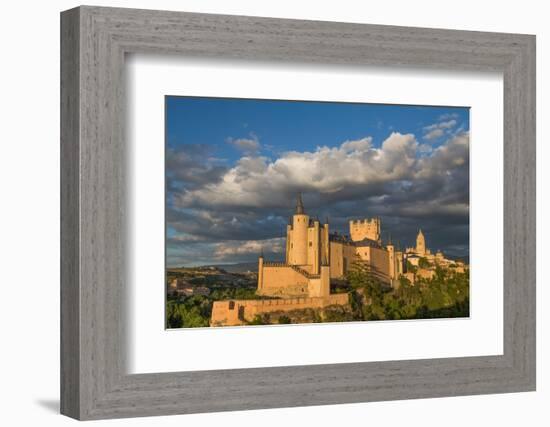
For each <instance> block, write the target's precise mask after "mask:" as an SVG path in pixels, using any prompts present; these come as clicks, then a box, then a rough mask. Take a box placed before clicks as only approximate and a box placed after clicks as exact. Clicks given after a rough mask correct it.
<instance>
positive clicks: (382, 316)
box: [347, 263, 470, 320]
mask: <svg viewBox="0 0 550 427" xmlns="http://www.w3.org/2000/svg"><path fill="white" fill-rule="evenodd" d="M347 278H348V281H349V282H350V284H351V286H352V288H353V291H352V292H351V296H350V302H351V306H352V312H353V317H354V320H387V319H425V318H441V317H467V316H469V306H470V304H469V292H470V291H469V287H470V286H469V277H468V274H467V273H454V272H452V271H450V270H445V269H442V268H439V267H437V268H436V270H435V276H434V277H433V278H432V279H420V278H419V279H417V281H416V283H415V285H412V284H411V282H410V281H409V280H408V279H407V278H405V277H401V278H400V279H399V287H398V288H397V289H395V290H392V289H391V288H389V287H387V286H385V285H384V284H383V283H382V282H380V280H378V279H377V278H376V276H375V275H373V274H372V272H371V271H370V268H369V266H368V265H367V264H363V263H355V264H354V265H353V268H352V269H351V271H350V272H349V274H348V277H347Z"/></svg>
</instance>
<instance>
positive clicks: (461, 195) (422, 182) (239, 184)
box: [165, 96, 469, 265]
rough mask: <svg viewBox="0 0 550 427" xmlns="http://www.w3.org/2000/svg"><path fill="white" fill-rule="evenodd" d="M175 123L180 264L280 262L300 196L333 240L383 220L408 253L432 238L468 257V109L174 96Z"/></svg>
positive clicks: (170, 138) (173, 207)
mask: <svg viewBox="0 0 550 427" xmlns="http://www.w3.org/2000/svg"><path fill="white" fill-rule="evenodd" d="M165 113H166V142H167V162H166V175H167V229H168V236H167V237H168V238H167V254H168V260H167V263H168V265H199V264H223V263H232V262H248V261H253V260H255V259H256V257H257V253H258V248H259V247H261V248H262V249H263V250H264V252H267V253H268V254H271V256H272V257H273V258H275V259H280V258H281V257H282V256H283V254H282V253H281V248H282V246H281V244H282V240H281V239H282V238H283V237H284V235H283V234H284V233H283V230H284V226H285V224H286V221H287V220H288V215H289V214H290V213H291V210H292V204H293V203H294V194H295V193H296V192H297V191H302V192H303V193H304V202H305V203H306V209H309V213H310V214H311V215H312V216H315V215H317V216H319V217H321V218H323V219H324V217H325V216H328V217H329V218H331V220H330V223H331V229H332V230H337V231H339V232H342V233H346V231H347V230H346V223H347V220H348V219H352V218H353V219H355V218H357V217H368V216H374V215H377V216H381V217H382V228H383V232H384V231H386V232H387V233H388V234H389V233H391V234H392V236H394V239H395V236H400V237H401V238H402V240H403V246H406V245H412V243H413V240H414V235H415V233H416V231H417V229H418V228H419V227H422V229H423V230H424V231H425V232H427V236H426V237H427V241H428V246H433V245H437V246H438V247H437V248H436V247H432V248H433V249H442V250H444V251H447V252H448V253H449V254H451V255H455V256H467V255H468V230H469V227H468V223H469V222H468V218H469V217H468V213H469V209H468V208H469V189H468V188H469V109H468V108H466V107H432V106H405V105H383V104H352V103H333V102H303V101H276V100H252V99H224V98H197V97H171V96H168V97H166V110H165ZM308 205H309V206H308ZM321 215H323V216H321ZM430 233H431V235H430ZM430 241H431V242H432V243H433V245H430Z"/></svg>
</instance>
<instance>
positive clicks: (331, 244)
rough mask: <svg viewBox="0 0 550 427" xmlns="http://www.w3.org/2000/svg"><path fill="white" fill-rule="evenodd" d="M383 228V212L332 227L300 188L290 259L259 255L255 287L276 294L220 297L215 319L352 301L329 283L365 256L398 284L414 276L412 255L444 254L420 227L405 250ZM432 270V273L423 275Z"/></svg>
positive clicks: (235, 320) (234, 320)
mask: <svg viewBox="0 0 550 427" xmlns="http://www.w3.org/2000/svg"><path fill="white" fill-rule="evenodd" d="M380 229H381V221H380V218H373V219H361V220H351V221H349V236H344V235H340V234H338V233H331V232H330V230H329V224H328V221H327V222H326V223H324V224H323V223H321V222H320V221H319V220H318V219H313V218H311V217H310V216H308V215H307V214H306V212H305V209H304V205H303V202H302V197H301V195H300V194H299V195H298V198H297V203H296V209H295V212H294V215H293V216H292V217H291V219H290V221H289V224H288V225H287V228H286V253H285V261H284V262H268V261H266V260H265V259H264V257H263V255H260V257H259V259H258V288H257V292H256V293H257V295H260V296H264V297H276V298H272V299H257V300H231V301H215V302H214V304H213V308H212V317H211V325H212V326H222V325H228V326H231V325H242V324H246V322H247V321H250V320H251V319H253V318H254V316H256V315H258V314H262V313H270V312H276V311H277V312H281V311H289V310H299V309H305V308H325V307H328V306H331V305H345V304H348V303H349V301H348V299H349V298H348V294H347V293H339V294H331V291H330V284H331V282H333V281H338V280H342V279H344V278H345V276H346V273H347V272H348V271H349V269H350V268H352V265H353V263H355V262H364V263H365V264H367V265H368V266H369V269H370V271H371V274H373V275H374V276H376V277H377V278H378V279H379V280H380V281H381V282H383V283H385V284H386V285H387V286H391V287H397V286H399V278H400V277H401V276H405V277H407V278H408V279H409V280H411V282H414V278H415V276H414V274H413V273H411V272H407V271H406V270H407V269H406V266H407V261H409V262H410V263H411V264H410V265H413V266H418V264H419V260H420V258H427V259H429V260H431V261H433V262H435V261H437V260H440V261H442V262H443V260H445V258H444V257H443V255H442V254H441V253H440V252H438V253H437V254H436V255H432V254H431V252H430V251H429V250H428V249H427V248H426V241H425V238H424V235H423V233H422V231H421V230H420V231H419V233H418V236H417V239H416V247H415V248H407V249H406V251H405V252H403V251H400V250H397V249H396V248H395V246H394V245H393V244H392V243H391V242H388V243H387V244H385V245H384V244H382V239H381V236H380ZM445 261H447V260H445ZM432 273H433V272H432ZM428 276H431V273H430V274H428V273H425V275H424V276H422V277H427V278H428Z"/></svg>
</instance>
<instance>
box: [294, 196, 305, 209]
mask: <svg viewBox="0 0 550 427" xmlns="http://www.w3.org/2000/svg"><path fill="white" fill-rule="evenodd" d="M303 213H304V203H303V202H302V193H298V198H297V200H296V214H303Z"/></svg>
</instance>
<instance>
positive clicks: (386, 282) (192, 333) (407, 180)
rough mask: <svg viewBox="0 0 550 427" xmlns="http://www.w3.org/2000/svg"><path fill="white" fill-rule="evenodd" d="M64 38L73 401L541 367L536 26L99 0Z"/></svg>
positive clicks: (317, 395) (414, 379) (436, 381)
mask: <svg viewBox="0 0 550 427" xmlns="http://www.w3.org/2000/svg"><path fill="white" fill-rule="evenodd" d="M61 40H62V46H61V49H62V52H61V53H62V64H61V65H62V66H61V82H62V96H61V120H62V138H61V153H62V154H61V155H62V218H61V225H62V266H61V267H62V283H61V296H62V299H61V301H62V304H61V316H62V319H61V354H62V360H61V372H62V373H61V408H62V413H64V414H66V415H68V416H71V417H74V418H77V419H100V418H115V417H131V416H149V415H165V414H183V413H194V412H213V411H227V410H242V409H257V408H275V407H285V406H287V407H288V406H303V405H321V404H335V403H347V402H364V401H377V400H391V399H409V398H422V397H435V396H457V395H466V394H481V393H503V392H514V391H529V390H534V389H535V269H534V265H535V184H534V182H535V181H534V179H535V171H534V167H535V118H534V117H535V114H534V112H535V38H534V36H529V35H518V34H495V33H483V32H466V31H453V30H435V29H422V28H406V27H391V26H373V25H358V24H345V23H332V22H314V21H297V20H281V19H270V18H256V17H241V16H222V15H207V14H194V13H181V12H163V11H145V10H132V9H112V8H102V7H87V6H84V7H79V8H76V9H72V10H69V11H66V12H63V13H62V16H61ZM190 349H192V351H190ZM167 355H170V356H169V357H167Z"/></svg>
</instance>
